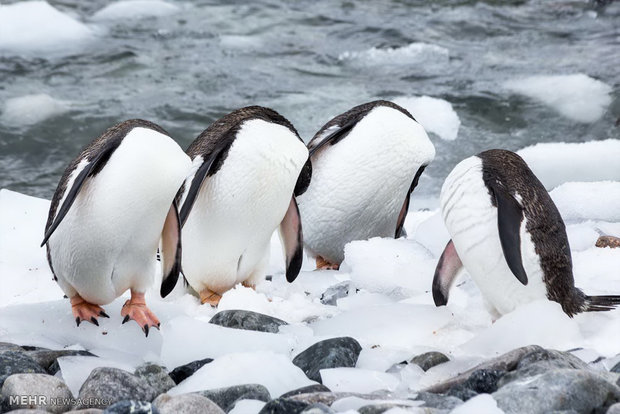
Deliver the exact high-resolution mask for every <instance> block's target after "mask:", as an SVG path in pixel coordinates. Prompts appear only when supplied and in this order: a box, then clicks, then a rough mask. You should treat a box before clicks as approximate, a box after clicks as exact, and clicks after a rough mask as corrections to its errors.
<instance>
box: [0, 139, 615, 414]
mask: <svg viewBox="0 0 620 414" xmlns="http://www.w3.org/2000/svg"><path fill="white" fill-rule="evenodd" d="M574 145H576V144H563V143H557V144H549V147H544V146H537V147H533V148H535V151H534V152H535V153H537V154H538V153H540V157H541V158H540V159H541V160H545V162H546V163H548V164H550V165H551V166H549V167H548V170H547V171H549V174H550V175H548V176H547V178H546V179H547V180H548V182H552V184H553V186H554V187H557V188H556V189H555V190H553V191H552V193H551V195H552V197H553V198H554V200H555V201H556V202H557V205H558V208H559V210H560V213H562V215H563V216H564V218H565V219H566V224H567V232H568V237H569V240H570V244H571V248H572V257H573V265H574V277H575V283H576V285H577V286H578V287H580V288H581V289H582V290H583V291H584V292H585V293H586V294H589V295H597V294H614V293H620V274H618V272H616V271H615V269H618V268H620V249H610V248H604V249H601V248H597V247H595V246H594V243H595V241H596V239H597V237H598V236H599V235H602V234H609V235H616V236H618V235H620V217H619V214H620V213H619V212H618V208H617V206H618V205H620V204H619V201H618V200H619V199H618V194H620V187H619V185H620V183H619V182H618V179H616V180H612V181H610V179H611V178H610V177H604V178H602V179H601V178H598V177H599V176H600V175H602V174H603V173H604V172H609V170H611V169H613V167H614V166H615V165H616V164H610V163H605V162H603V163H600V164H601V167H600V170H601V171H600V172H599V173H597V174H595V171H591V174H590V175H589V176H586V177H585V179H579V180H575V178H579V177H573V176H572V175H571V168H578V165H577V164H578V162H576V161H573V159H572V158H571V157H572V156H573V154H579V153H581V154H582V156H583V158H585V159H587V160H589V162H591V163H592V165H597V160H596V156H599V155H600V156H601V157H606V156H607V153H609V152H612V151H613V149H614V148H615V146H616V145H617V141H614V140H608V141H602V142H599V143H587V144H580V145H581V146H577V149H573V146H574ZM599 145H600V146H601V147H600V148H598V146H599ZM544 148H547V150H548V151H547V154H546V158H545V154H544V151H543V149H544ZM554 157H557V158H558V159H559V160H560V161H556V160H554ZM577 161H579V159H577ZM564 162H565V163H567V165H566V166H564V165H563V163H564ZM534 164H535V163H534ZM585 164H586V161H585V160H584V161H583V165H585ZM553 166H555V168H558V169H559V170H558V171H553V168H554V167H553ZM542 175H543V179H545V177H544V175H545V173H544V171H543V173H542ZM567 180H568V181H571V182H566V183H564V182H565V181H567ZM588 180H590V181H593V182H583V181H588ZM605 180H606V181H605ZM572 181H579V182H572ZM415 207H416V206H415V205H414V208H415ZM48 208H49V202H48V201H46V200H41V199H38V198H34V197H29V196H26V195H23V194H18V193H15V192H11V191H8V190H0V277H1V280H2V282H1V283H2V288H1V289H0V341H6V342H14V343H18V344H23V345H34V346H43V347H48V348H52V349H86V350H88V351H90V352H92V353H93V354H95V355H97V356H98V357H99V358H90V357H82V356H79V357H63V358H61V359H60V361H59V363H60V367H61V371H60V374H59V375H62V376H63V378H64V379H65V381H67V383H68V385H69V387H70V389H71V390H72V392H74V393H75V392H76V391H77V390H79V388H80V386H81V384H82V382H83V381H84V379H85V378H87V377H88V375H89V374H90V372H91V371H92V369H94V368H95V367H97V366H102V365H105V366H114V367H118V368H121V369H125V370H127V371H129V372H132V371H133V370H134V369H135V367H136V366H138V365H140V364H142V363H143V362H146V361H150V362H155V363H159V364H163V365H165V366H166V367H167V368H168V369H169V370H170V369H173V368H175V367H176V366H179V365H182V364H185V363H187V362H190V361H193V360H197V359H204V358H213V359H214V361H213V362H212V363H210V364H207V365H205V366H203V367H202V368H201V369H200V370H199V371H198V372H197V373H196V374H195V375H194V376H192V377H190V378H189V379H187V380H186V381H184V382H183V383H181V384H179V385H178V386H177V387H175V388H174V389H173V390H171V393H172V394H180V393H183V392H189V391H193V390H201V389H208V388H219V387H225V386H229V385H238V384H247V383H259V384H263V385H264V386H266V387H267V388H268V389H269V391H270V392H271V394H272V396H274V397H276V396H278V395H281V394H282V393H284V392H287V391H289V390H292V389H295V388H299V387H302V386H306V385H309V384H313V382H312V381H310V380H309V379H307V378H306V376H305V375H304V374H303V372H302V371H301V370H300V369H299V368H298V367H296V366H295V365H293V364H292V359H293V358H294V357H295V356H296V355H297V354H298V353H300V352H301V351H303V350H305V349H306V348H307V347H309V346H310V345H312V344H314V343H316V342H318V341H321V340H324V339H327V338H331V337H342V336H352V337H354V338H355V339H357V341H358V342H359V343H360V344H361V346H362V352H361V354H360V357H359V359H358V362H357V366H356V367H355V368H335V369H326V370H322V371H321V375H322V377H323V379H324V382H325V384H327V385H328V386H329V387H330V388H332V389H333V390H334V391H355V392H369V391H373V390H379V389H381V390H392V391H393V392H394V393H396V394H397V395H398V398H403V399H406V398H407V397H409V396H412V395H413V394H415V392H416V391H418V390H420V389H423V388H425V387H428V386H430V385H433V384H435V383H437V382H440V381H443V380H445V379H448V378H451V377H453V376H455V375H457V374H458V373H460V372H464V371H465V370H467V369H469V368H472V367H473V366H475V365H476V364H478V363H480V362H481V361H483V360H485V359H488V358H489V357H492V356H495V355H498V354H501V353H503V352H505V351H508V350H511V349H514V348H516V347H518V346H521V345H529V344H539V345H542V346H545V347H551V348H555V349H559V350H568V349H573V348H578V347H579V348H583V350H581V351H579V352H580V354H579V355H580V357H583V358H587V359H595V358H596V357H598V356H604V357H609V358H614V357H615V356H616V355H618V354H619V353H620V310H614V311H611V312H602V313H587V314H579V315H576V316H575V317H574V318H572V319H571V318H568V317H567V316H566V315H565V314H564V313H563V312H562V311H561V309H560V306H559V305H558V304H556V303H554V302H548V301H541V302H534V303H530V304H526V305H524V306H521V307H519V308H518V309H516V310H515V311H514V312H512V313H509V314H507V315H505V316H503V317H501V318H500V319H498V320H497V321H495V322H493V317H492V316H491V315H490V314H489V313H488V312H487V311H486V308H485V306H484V303H483V300H482V297H481V295H480V292H479V290H478V289H477V287H476V285H475V284H474V283H473V281H472V280H471V278H470V277H469V275H468V274H467V272H466V271H463V272H462V274H461V275H460V276H459V278H458V280H457V281H456V283H455V285H454V287H453V288H452V291H451V292H450V300H449V302H448V305H447V306H445V307H440V308H437V307H435V306H434V304H433V301H432V295H431V292H430V290H431V284H432V279H433V275H434V270H435V266H436V262H437V260H438V258H439V255H440V254H441V252H442V250H443V248H444V246H445V244H446V242H447V241H448V239H449V236H448V234H447V232H446V230H445V227H444V225H443V223H442V220H441V215H440V214H439V212H438V210H437V209H431V210H429V211H416V210H412V211H410V213H409V215H408V217H407V220H406V223H405V227H406V228H407V231H408V234H409V236H408V238H401V239H398V240H394V239H380V238H375V239H371V240H366V241H355V242H352V243H350V244H349V245H348V246H347V247H346V253H345V262H344V263H343V265H342V267H341V270H340V271H311V269H312V267H313V266H312V262H311V261H306V263H304V267H303V271H302V272H301V273H300V275H299V277H298V279H297V280H296V281H295V282H294V283H292V284H290V283H287V282H286V280H285V277H284V275H283V270H284V266H283V262H282V256H281V246H280V242H279V238H278V237H277V236H274V237H273V239H272V260H271V264H270V266H269V274H271V275H272V277H273V279H272V281H264V282H261V283H259V285H258V286H257V289H256V291H254V290H252V289H249V288H245V287H242V286H237V287H236V288H234V289H232V290H230V291H228V292H226V293H225V294H224V295H223V298H222V301H221V303H220V308H219V310H224V309H248V310H254V311H257V312H261V313H264V314H267V315H271V316H274V317H277V318H279V319H282V320H285V321H286V322H288V323H289V325H285V326H282V327H280V330H279V332H278V333H276V334H273V333H264V332H255V331H245V330H236V329H230V328H224V327H221V326H216V325H212V324H209V323H208V321H209V320H210V319H211V317H212V316H213V315H214V314H215V313H216V312H217V311H218V310H215V309H212V308H211V307H207V306H202V305H200V302H199V300H198V299H197V298H196V297H195V296H192V295H191V294H189V293H187V292H185V290H184V289H183V287H182V286H180V285H179V286H178V287H177V289H175V291H174V292H173V294H172V295H171V297H168V298H166V300H162V299H161V298H159V295H158V292H157V291H158V287H157V286H154V287H153V290H152V291H150V292H148V293H147V303H148V305H149V307H150V308H151V309H152V310H153V311H154V312H155V314H156V315H157V316H158V317H159V319H160V320H161V321H162V325H161V331H158V330H152V331H151V333H150V334H149V336H148V338H145V337H144V334H143V333H142V332H141V330H140V328H139V327H138V326H137V324H135V323H134V322H130V323H127V324H124V325H122V324H121V320H122V318H121V316H120V309H121V306H122V304H123V303H124V301H125V300H126V298H127V296H128V295H127V294H125V295H124V296H123V297H120V298H118V299H117V300H115V301H114V302H113V303H111V304H110V305H106V306H105V309H106V312H107V313H108V314H109V315H110V316H111V318H110V319H101V320H100V326H99V327H96V326H94V325H92V324H89V323H82V324H81V325H80V326H79V327H76V326H75V322H74V320H73V317H72V315H71V310H70V306H69V303H68V301H67V300H66V299H63V298H62V292H61V290H60V289H59V288H58V286H57V284H56V283H55V282H54V281H53V280H52V274H51V272H50V270H49V268H48V265H47V262H46V257H45V249H44V248H40V247H39V244H40V242H41V239H42V235H43V228H44V225H45V222H46V218H47V210H48ZM338 284H350V287H349V289H348V294H346V295H345V296H344V297H341V298H339V299H338V300H337V302H336V306H331V305H324V304H323V303H321V296H322V294H323V292H325V291H326V290H327V289H328V288H330V287H332V286H335V285H338ZM428 351H440V352H444V353H445V354H446V355H448V356H449V358H450V361H449V362H447V363H444V364H441V365H438V366H436V367H433V368H431V369H429V370H428V371H426V372H424V371H422V370H421V369H420V368H419V367H418V366H417V365H415V364H409V365H397V364H399V363H400V362H402V361H408V360H410V359H411V358H412V357H414V356H415V355H418V354H421V353H423V352H428ZM609 361H611V360H609ZM605 363H606V362H605ZM401 395H402V397H401ZM356 398H357V397H356ZM360 403H363V404H364V405H366V404H367V403H368V402H367V401H364V400H362V401H361V402H360V401H355V400H346V399H341V400H338V401H336V402H335V403H334V406H333V408H334V410H336V412H349V413H355V410H356V409H357V408H359V407H360V406H359V405H356V404H360ZM262 404H263V403H262V402H257V401H251V400H245V401H240V402H239V403H238V404H237V406H236V407H235V409H234V410H233V412H235V413H256V412H258V411H259V410H260V408H261V407H262ZM458 410H463V411H456V412H457V413H458V412H465V413H467V412H499V411H498V410H497V407H496V406H495V402H494V401H493V399H492V397H490V396H485V395H482V396H479V397H476V398H474V399H472V400H470V401H468V402H467V403H466V404H465V405H463V406H462V407H461V408H459V409H458Z"/></svg>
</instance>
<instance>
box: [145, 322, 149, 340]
mask: <svg viewBox="0 0 620 414" xmlns="http://www.w3.org/2000/svg"><path fill="white" fill-rule="evenodd" d="M144 334H145V335H146V336H147V338H148V336H149V326H148V325H147V324H144Z"/></svg>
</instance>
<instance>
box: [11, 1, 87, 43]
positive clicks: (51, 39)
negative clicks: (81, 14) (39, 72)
mask: <svg viewBox="0 0 620 414" xmlns="http://www.w3.org/2000/svg"><path fill="white" fill-rule="evenodd" d="M92 38H94V31H93V30H92V29H90V28H89V27H88V26H86V25H85V24H83V23H81V22H79V21H77V20H76V19H74V18H73V17H71V16H69V15H67V14H65V13H62V12H60V11H58V10H56V9H55V8H54V7H52V6H50V5H49V4H48V3H47V2H45V1H22V2H17V3H14V4H0V53H2V52H5V53H6V52H8V53H16V54H46V55H47V54H53V53H58V52H68V53H70V52H72V51H74V50H75V48H76V47H79V46H81V45H82V43H83V42H85V41H87V40H90V39H92Z"/></svg>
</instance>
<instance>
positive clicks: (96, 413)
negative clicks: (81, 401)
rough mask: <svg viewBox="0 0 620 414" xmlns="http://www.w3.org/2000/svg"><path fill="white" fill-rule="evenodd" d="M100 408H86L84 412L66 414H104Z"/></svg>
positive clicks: (68, 412)
mask: <svg viewBox="0 0 620 414" xmlns="http://www.w3.org/2000/svg"><path fill="white" fill-rule="evenodd" d="M102 413H103V410H100V409H99V408H84V409H83V410H75V411H67V412H66V413H65V414H102Z"/></svg>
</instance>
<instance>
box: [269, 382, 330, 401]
mask: <svg viewBox="0 0 620 414" xmlns="http://www.w3.org/2000/svg"><path fill="white" fill-rule="evenodd" d="M313 392H330V389H329V388H327V387H326V386H325V385H323V384H313V385H308V386H306V387H301V388H297V389H296V390H292V391H289V392H287V393H285V394H282V395H281V396H280V398H288V397H292V396H294V395H300V394H308V393H313Z"/></svg>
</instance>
